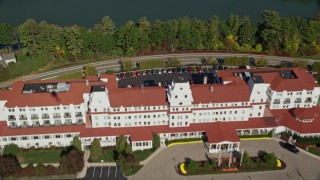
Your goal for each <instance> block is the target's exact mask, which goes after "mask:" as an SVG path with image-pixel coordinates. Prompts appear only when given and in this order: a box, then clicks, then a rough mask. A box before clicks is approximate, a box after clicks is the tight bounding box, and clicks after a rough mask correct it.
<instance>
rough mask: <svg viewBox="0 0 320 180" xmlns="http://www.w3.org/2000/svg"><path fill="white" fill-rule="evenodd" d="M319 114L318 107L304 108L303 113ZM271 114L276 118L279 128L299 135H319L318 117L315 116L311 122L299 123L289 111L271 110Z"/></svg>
mask: <svg viewBox="0 0 320 180" xmlns="http://www.w3.org/2000/svg"><path fill="white" fill-rule="evenodd" d="M308 111H309V112H310V113H314V112H316V114H319V113H320V108H319V106H315V107H313V108H306V109H305V110H304V113H308ZM271 113H272V114H273V116H274V117H277V122H278V125H279V126H285V127H287V128H289V129H291V130H294V131H296V132H298V133H300V134H309V133H320V116H319V115H316V116H315V118H314V120H313V121H312V122H301V121H299V120H297V119H296V118H295V117H293V116H292V114H291V113H290V110H288V109H281V110H271Z"/></svg>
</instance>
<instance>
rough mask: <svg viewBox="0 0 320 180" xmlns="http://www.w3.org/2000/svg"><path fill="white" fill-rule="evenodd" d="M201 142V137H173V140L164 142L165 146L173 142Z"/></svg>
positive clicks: (173, 143)
mask: <svg viewBox="0 0 320 180" xmlns="http://www.w3.org/2000/svg"><path fill="white" fill-rule="evenodd" d="M198 142H203V141H202V139H201V138H186V139H174V140H166V141H165V144H166V145H167V146H172V145H175V144H190V143H198Z"/></svg>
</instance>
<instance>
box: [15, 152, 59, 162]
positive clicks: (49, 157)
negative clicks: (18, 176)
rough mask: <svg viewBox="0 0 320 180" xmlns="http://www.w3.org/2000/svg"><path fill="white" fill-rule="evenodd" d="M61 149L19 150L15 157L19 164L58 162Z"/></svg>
mask: <svg viewBox="0 0 320 180" xmlns="http://www.w3.org/2000/svg"><path fill="white" fill-rule="evenodd" d="M61 151H62V149H48V150H33V151H25V152H20V153H19V154H18V155H17V157H18V160H19V162H20V164H30V163H59V161H60V154H61Z"/></svg>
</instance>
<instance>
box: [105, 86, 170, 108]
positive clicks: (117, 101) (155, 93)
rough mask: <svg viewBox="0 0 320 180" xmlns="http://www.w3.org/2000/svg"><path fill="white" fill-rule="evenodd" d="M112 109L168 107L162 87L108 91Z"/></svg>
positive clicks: (164, 90)
mask: <svg viewBox="0 0 320 180" xmlns="http://www.w3.org/2000/svg"><path fill="white" fill-rule="evenodd" d="M109 99H110V104H111V106H112V107H121V106H123V107H131V106H159V105H165V106H167V105H169V104H168V102H167V93H166V89H165V88H163V87H159V86H156V87H147V88H143V90H142V89H141V88H119V89H110V90H109Z"/></svg>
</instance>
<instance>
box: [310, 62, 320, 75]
mask: <svg viewBox="0 0 320 180" xmlns="http://www.w3.org/2000/svg"><path fill="white" fill-rule="evenodd" d="M312 71H313V72H319V71H320V62H319V61H315V62H314V63H313V65H312Z"/></svg>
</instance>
